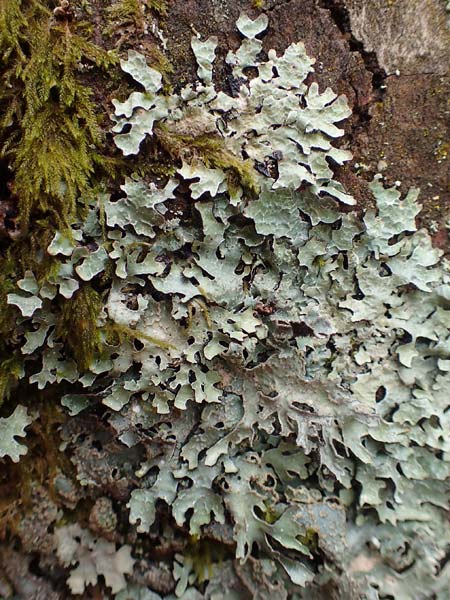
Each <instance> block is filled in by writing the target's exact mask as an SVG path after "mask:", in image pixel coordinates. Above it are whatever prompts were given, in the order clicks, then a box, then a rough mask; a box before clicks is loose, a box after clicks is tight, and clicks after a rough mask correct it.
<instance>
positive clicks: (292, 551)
mask: <svg viewBox="0 0 450 600" xmlns="http://www.w3.org/2000/svg"><path fill="white" fill-rule="evenodd" d="M267 25H268V18H267V16H266V15H260V16H259V17H258V18H257V19H254V20H252V19H250V18H249V17H247V16H246V15H244V14H243V15H241V16H240V18H239V20H238V22H237V27H238V30H239V31H240V32H241V34H242V37H243V41H242V44H241V46H240V47H239V48H238V49H237V50H236V51H235V52H230V53H229V54H228V55H227V57H226V63H227V65H228V67H229V69H230V71H231V76H230V77H231V81H232V86H231V88H230V91H231V93H230V94H227V93H225V92H224V91H223V90H218V89H216V85H215V82H214V60H215V51H216V45H217V40H215V39H214V38H210V39H208V40H205V41H203V40H201V39H199V38H198V37H194V38H193V39H192V50H193V52H194V55H195V57H196V60H197V63H198V81H196V82H195V83H194V84H190V85H188V86H185V87H184V88H183V89H180V90H178V91H176V92H173V93H170V94H168V93H167V91H166V90H163V85H162V76H161V74H160V73H158V72H157V71H156V70H155V69H154V68H153V67H150V66H148V65H147V62H146V59H145V57H144V55H142V54H141V53H138V52H136V51H134V50H131V51H130V52H129V54H128V57H127V58H126V59H125V58H124V59H123V60H122V62H121V66H122V69H123V71H124V72H125V73H127V74H129V75H130V76H131V77H132V78H133V79H134V81H135V82H136V90H134V91H132V92H131V94H130V95H129V97H128V98H126V99H122V100H121V101H119V100H115V101H114V102H113V105H114V112H115V114H114V120H115V125H114V128H113V132H114V134H115V141H116V144H117V146H118V148H120V149H121V150H122V151H123V153H124V154H125V155H126V156H129V157H133V156H135V155H136V154H138V153H140V152H143V153H144V154H145V153H146V152H148V146H150V147H153V148H157V150H158V152H160V153H161V156H162V157H164V160H165V161H167V164H170V165H171V169H170V171H169V172H168V173H164V172H158V171H155V172H153V177H150V176H149V174H148V173H147V174H146V175H145V176H140V175H138V174H133V176H130V177H127V178H126V179H125V181H124V182H123V184H122V185H121V188H120V192H119V193H115V194H108V193H106V192H104V191H103V192H101V193H97V194H95V195H94V194H91V196H90V197H89V198H88V199H87V201H86V202H85V212H84V214H83V216H81V215H78V217H77V218H75V217H74V218H73V219H72V221H71V223H70V228H68V227H61V228H60V229H59V230H58V231H56V233H55V232H52V236H51V239H49V240H47V241H46V246H45V252H43V253H42V255H41V256H40V257H37V262H38V263H39V262H40V261H45V260H47V259H48V258H49V257H50V259H51V268H49V269H48V271H47V275H46V277H44V278H42V277H40V276H39V274H38V273H37V271H36V269H33V268H28V269H27V270H26V271H25V272H24V273H23V274H22V275H21V278H20V279H19V278H16V280H15V281H14V280H11V281H10V285H9V286H8V289H7V293H6V301H7V303H8V305H7V306H9V307H10V309H11V310H13V311H14V312H13V313H11V314H10V315H9V317H8V318H9V319H11V321H10V323H12V325H11V327H12V328H13V329H14V332H15V333H16V332H17V347H19V348H20V351H21V354H22V356H23V365H22V369H23V370H21V371H20V372H18V376H17V377H18V378H19V381H20V385H22V386H25V387H26V389H35V387H37V388H38V389H39V390H44V391H53V393H54V394H55V395H56V396H58V397H59V398H60V400H61V404H62V406H63V407H64V410H66V411H67V412H68V416H67V417H66V418H65V419H64V420H60V421H58V426H59V431H60V435H61V446H60V448H61V451H62V452H63V453H64V456H69V457H70V463H71V468H65V469H64V473H63V474H57V473H55V474H52V481H56V480H58V481H59V486H58V487H56V486H55V489H54V496H55V502H57V503H58V506H59V507H60V510H61V512H62V514H63V515H64V516H61V518H59V519H56V518H54V519H53V522H52V527H53V528H52V529H50V531H51V535H52V536H53V537H52V538H51V540H52V541H51V542H49V544H50V550H49V551H48V552H47V553H46V554H45V556H43V557H42V559H45V560H46V561H49V563H50V564H53V565H57V569H60V568H61V567H66V570H65V571H64V573H65V577H66V578H67V583H68V586H69V588H70V589H71V590H72V592H73V593H79V592H83V591H84V589H85V587H86V586H87V585H89V584H90V585H92V586H97V589H99V588H98V577H99V575H103V576H104V578H105V583H106V586H108V587H109V588H111V589H112V592H113V594H116V598H118V599H119V600H123V599H126V598H142V597H143V598H147V597H148V598H151V599H152V600H155V599H159V598H167V600H169V599H173V598H175V597H179V598H186V599H194V600H197V599H200V598H210V599H211V600H213V599H214V598H226V599H228V600H234V599H237V598H239V599H241V598H242V599H244V600H245V599H247V598H248V599H250V598H265V597H269V596H272V597H276V598H281V599H283V598H284V599H288V598H289V599H292V600H297V599H306V598H311V597H321V596H322V595H324V594H325V593H327V592H326V591H327V590H330V589H332V590H334V591H335V592H333V593H335V595H336V597H341V598H347V597H355V598H367V599H370V600H372V599H376V598H386V597H389V596H391V597H394V598H396V600H397V599H399V600H409V599H410V598H411V597H413V596H414V594H415V593H416V590H418V589H421V590H425V592H426V594H428V595H431V594H432V593H433V594H435V596H436V598H438V599H439V600H441V599H443V598H444V597H445V596H444V595H443V594H445V590H446V589H447V587H448V583H449V574H448V570H446V569H445V566H444V567H443V562H444V557H445V551H446V547H447V546H448V543H449V541H450V540H449V537H448V534H447V531H448V528H447V529H446V526H445V524H446V517H447V515H446V510H447V505H448V491H449V490H448V485H447V481H446V478H447V477H448V450H449V446H448V432H449V422H448V399H447V396H448V394H447V388H448V383H449V381H448V375H449V372H450V368H449V362H450V360H449V359H450V357H449V351H448V341H449V332H448V318H449V308H450V306H449V301H448V299H449V296H448V286H449V276H448V264H447V262H446V261H445V260H444V259H443V258H442V253H441V252H439V251H438V250H436V249H434V248H433V247H432V245H431V242H430V238H429V235H428V234H427V233H426V232H425V231H424V230H419V231H418V230H417V226H416V221H415V219H416V216H417V214H418V212H419V210H420V206H419V205H418V204H417V192H415V191H411V192H410V193H409V194H408V195H406V197H404V198H401V196H400V194H399V192H398V191H397V190H396V189H395V188H390V189H385V188H384V187H383V186H382V185H381V183H380V180H379V179H375V180H374V181H373V182H372V184H371V190H372V193H373V195H374V198H375V202H376V208H374V209H373V210H368V211H366V213H365V214H364V215H361V214H358V213H352V212H349V209H348V208H346V210H345V211H344V210H342V208H343V205H346V206H347V207H351V206H352V205H353V203H354V201H353V198H352V197H351V195H349V194H348V193H347V192H346V191H345V190H344V189H343V187H342V185H340V184H339V183H338V182H337V181H336V179H335V176H334V173H333V170H332V169H331V167H330V163H338V164H342V163H345V162H346V161H347V160H348V159H349V153H348V152H347V151H345V150H344V149H341V148H338V147H337V146H336V145H335V143H334V140H335V139H337V138H339V137H340V136H341V135H342V133H343V132H342V129H341V127H340V123H341V121H342V120H343V119H345V118H346V117H348V116H349V109H348V106H347V103H346V100H345V98H343V97H337V96H336V94H334V93H333V92H332V91H331V90H330V89H327V90H325V91H322V92H320V91H319V89H318V86H317V85H316V84H314V83H311V82H310V79H309V75H310V73H312V71H313V64H314V60H313V59H311V58H310V57H308V55H307V54H306V51H305V48H304V46H303V45H302V44H301V43H296V44H292V45H291V46H289V47H288V48H287V49H286V51H285V53H284V54H282V55H280V56H278V55H277V54H276V53H275V51H273V50H271V51H269V52H268V54H267V56H266V57H265V56H264V55H263V54H261V50H262V42H261V41H260V37H261V35H262V34H263V33H264V31H265V29H266V28H267ZM138 86H140V87H138ZM128 160H130V159H128ZM131 160H133V159H131ZM35 271H36V272H35ZM74 359H75V360H74ZM30 386H34V387H30ZM5 406H6V407H7V408H8V407H9V406H10V403H7V404H5ZM38 408H39V407H36V410H37V409H38ZM5 410H6V408H5ZM10 412H11V411H10ZM9 414H10V413H8V417H5V418H6V419H7V418H9ZM36 419H37V423H38V422H39V417H38V415H36ZM8 423H9V421H7V420H3V421H2V422H1V425H2V426H3V428H4V430H6V433H7V437H6V439H8V440H9V439H10V438H11V435H14V432H15V431H16V430H17V428H16V429H14V428H11V429H9V428H8ZM21 427H22V428H19V429H18V431H19V434H20V435H21V432H22V431H23V430H24V428H25V427H26V425H25V423H22V425H21ZM1 443H2V442H1V441H0V448H1ZM22 453H23V451H22ZM26 459H27V456H25V457H24V460H26ZM19 465H20V463H19ZM61 481H62V482H63V483H61ZM100 496H101V497H107V498H111V499H112V501H113V502H112V504H111V505H112V506H113V508H115V509H116V510H117V511H118V512H119V513H120V521H119V523H120V525H119V526H118V527H117V531H116V536H115V537H114V535H113V533H112V532H111V531H109V530H108V540H105V539H101V538H98V537H97V533H96V535H95V536H94V535H93V533H91V532H89V531H87V527H89V524H90V523H91V521H92V511H93V510H94V507H93V506H92V498H98V497H100ZM69 507H70V508H69ZM70 511H74V512H70ZM77 511H78V512H77ZM71 516H73V518H74V519H77V521H78V522H76V523H68V522H67V520H69V521H70V519H71ZM127 520H129V524H128V523H127ZM418 533H419V536H418ZM21 535H22V537H20V536H21ZM17 536H18V538H19V541H20V540H22V539H23V534H20V532H18V533H17ZM111 536H112V537H111ZM52 543H53V546H52ZM52 561H53V562H52ZM151 568H153V569H157V570H158V572H161V573H166V574H167V572H168V570H170V572H171V578H169V581H168V583H167V587H166V588H165V589H164V590H162V589H161V588H157V587H155V584H154V579H152V584H151V585H150V583H149V579H148V578H147V579H146V578H145V577H144V576H143V575H142V572H143V571H144V572H147V571H149V570H150V569H151ZM166 581H167V578H166ZM101 589H102V590H103V588H101ZM100 593H105V592H103V591H102V592H100ZM108 593H109V592H108Z"/></svg>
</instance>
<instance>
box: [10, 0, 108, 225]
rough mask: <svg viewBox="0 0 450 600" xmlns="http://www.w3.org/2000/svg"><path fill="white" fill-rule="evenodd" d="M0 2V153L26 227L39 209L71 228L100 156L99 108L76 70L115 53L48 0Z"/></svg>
mask: <svg viewBox="0 0 450 600" xmlns="http://www.w3.org/2000/svg"><path fill="white" fill-rule="evenodd" d="M0 2H1V4H0V11H1V16H0V56H1V58H2V62H3V67H2V69H1V74H2V77H3V79H4V81H5V85H4V88H3V90H2V92H0V108H1V112H3V115H4V116H3V118H2V120H1V121H0V146H1V149H0V153H1V155H2V156H3V157H6V158H7V159H8V161H9V163H10V165H11V167H12V171H13V182H12V187H13V190H14V193H15V194H16V196H17V198H18V205H19V206H18V208H19V216H20V221H21V224H22V229H23V230H26V229H27V228H28V226H29V224H30V220H31V218H32V215H33V213H35V211H41V212H44V213H50V216H51V222H52V224H53V225H54V226H55V227H59V228H61V227H67V225H68V224H69V223H70V221H71V220H72V219H73V217H74V216H75V214H76V199H77V197H78V195H79V194H80V193H81V192H82V191H84V190H85V189H86V188H87V187H88V184H89V181H90V178H91V177H92V174H93V172H94V169H95V166H96V164H97V163H98V162H101V156H100V154H99V152H98V151H96V149H98V148H99V147H100V143H101V141H102V134H101V130H100V127H99V117H98V111H97V108H96V105H95V103H94V101H93V98H92V90H91V89H90V88H89V87H88V86H86V85H85V84H84V83H83V82H82V81H81V80H80V77H79V74H80V71H82V70H83V69H85V68H86V67H88V66H89V65H93V66H96V67H99V68H107V67H108V66H109V65H111V64H113V63H115V62H116V60H117V59H116V57H115V56H114V55H112V54H109V53H107V52H106V51H104V50H103V49H101V48H99V47H98V46H96V45H95V44H93V43H91V42H90V41H89V40H88V39H86V38H85V37H84V36H82V35H80V34H78V33H77V31H76V23H75V22H69V21H60V20H56V19H55V17H54V16H53V14H52V12H51V11H50V10H49V8H48V6H47V4H46V3H44V2H41V1H39V0H0Z"/></svg>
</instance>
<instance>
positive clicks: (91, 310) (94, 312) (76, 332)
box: [56, 284, 102, 370]
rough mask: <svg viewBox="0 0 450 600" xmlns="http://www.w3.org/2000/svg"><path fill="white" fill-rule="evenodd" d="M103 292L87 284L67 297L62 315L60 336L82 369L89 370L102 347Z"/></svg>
mask: <svg viewBox="0 0 450 600" xmlns="http://www.w3.org/2000/svg"><path fill="white" fill-rule="evenodd" d="M101 310H102V300H101V296H100V294H99V293H98V292H97V291H95V290H94V289H93V288H92V287H91V286H90V285H89V284H84V285H83V286H82V287H80V289H79V290H77V291H76V292H75V293H74V295H73V296H72V298H71V299H70V300H66V301H65V302H64V303H63V305H62V307H61V312H60V314H59V316H58V321H57V325H56V337H57V338H59V339H61V340H62V341H63V342H64V344H65V345H66V347H67V348H68V350H69V351H70V352H71V354H72V356H73V358H74V360H75V361H76V363H77V365H78V367H79V369H80V370H86V369H88V368H89V365H90V364H91V363H92V361H93V359H94V357H95V355H96V354H97V352H99V351H100V350H101V340H100V329H99V324H98V320H99V316H100V312H101Z"/></svg>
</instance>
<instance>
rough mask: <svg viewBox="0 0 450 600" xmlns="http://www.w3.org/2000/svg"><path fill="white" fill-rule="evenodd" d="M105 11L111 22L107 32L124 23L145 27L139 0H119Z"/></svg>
mask: <svg viewBox="0 0 450 600" xmlns="http://www.w3.org/2000/svg"><path fill="white" fill-rule="evenodd" d="M106 11H107V17H108V20H109V21H110V23H111V25H110V27H109V28H108V30H107V32H108V33H109V34H111V33H112V32H113V31H115V30H116V29H118V28H119V27H123V26H124V25H134V26H135V27H136V28H139V29H142V30H144V28H145V17H144V6H143V4H142V2H141V1H140V0H119V1H118V2H114V4H112V5H111V6H109V7H108V8H107V9H106Z"/></svg>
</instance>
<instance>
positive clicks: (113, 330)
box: [103, 321, 175, 350]
mask: <svg viewBox="0 0 450 600" xmlns="http://www.w3.org/2000/svg"><path fill="white" fill-rule="evenodd" d="M103 332H104V335H105V339H106V342H107V343H108V344H111V345H113V346H118V345H120V344H123V342H124V341H127V340H128V341H130V342H133V341H134V340H141V341H142V340H144V341H146V342H150V343H151V344H154V345H155V346H158V348H163V349H164V350H168V349H169V348H172V349H174V348H175V346H173V345H172V344H169V342H165V341H164V340H160V339H158V338H156V337H154V336H152V335H147V334H146V333H144V332H143V331H139V330H138V329H132V328H131V327H127V326H126V325H119V324H118V323H113V322H112V321H108V322H107V323H106V324H105V325H104V327H103Z"/></svg>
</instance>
